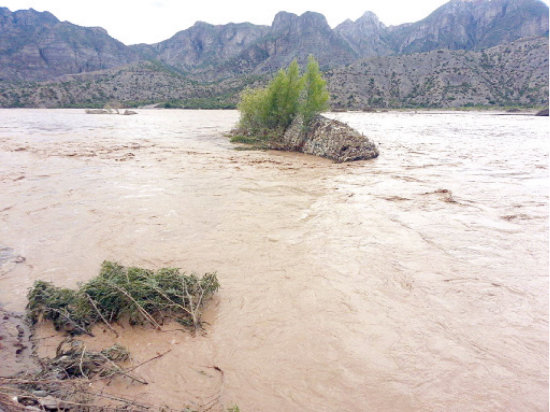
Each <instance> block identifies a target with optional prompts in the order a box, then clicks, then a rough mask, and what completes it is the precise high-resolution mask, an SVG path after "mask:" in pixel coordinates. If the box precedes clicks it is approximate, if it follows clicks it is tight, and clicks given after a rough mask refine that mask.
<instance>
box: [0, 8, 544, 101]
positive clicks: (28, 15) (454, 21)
mask: <svg viewBox="0 0 550 412" xmlns="http://www.w3.org/2000/svg"><path fill="white" fill-rule="evenodd" d="M537 37H538V38H542V39H539V40H533V39H536V38H537ZM545 38H546V39H547V38H548V7H547V6H546V5H545V4H544V3H543V2H541V1H540V0H451V1H450V2H449V3H447V4H445V5H443V6H441V7H440V8H438V9H437V10H435V11H434V12H433V13H431V14H430V15H429V16H427V17H426V18H425V19H423V20H420V21H419V22H416V23H409V24H402V25H399V26H390V27H388V26H385V25H384V24H383V23H382V22H380V21H379V19H378V18H377V17H376V15H374V14H373V13H371V12H367V13H365V14H364V15H363V16H362V17H360V18H359V19H357V20H355V21H351V20H347V21H345V22H343V23H342V24H340V25H338V26H337V27H335V28H334V29H331V28H330V26H329V25H328V23H327V21H326V19H325V17H324V16H323V15H321V14H319V13H314V12H306V13H304V14H302V15H300V16H297V15H295V14H292V13H287V12H280V13H278V14H277V15H276V16H275V18H274V20H273V24H272V25H271V26H259V25H254V24H250V23H239V24H235V23H230V24H225V25H211V24H208V23H204V22H197V23H196V24H195V25H193V26H192V27H190V28H188V29H186V30H182V31H180V32H178V33H176V34H175V35H174V36H172V37H171V38H170V39H167V40H165V41H162V42H160V43H156V44H150V45H148V44H140V45H133V46H126V45H124V44H123V43H121V42H119V41H117V40H116V39H114V38H112V37H110V36H109V34H108V33H107V32H106V31H105V30H103V29H101V28H97V27H95V28H94V27H81V26H76V25H73V24H71V23H69V22H60V21H59V20H58V19H57V18H56V17H55V16H53V15H52V14H51V13H48V12H37V11H35V10H32V9H30V10H21V11H15V12H11V11H10V10H8V9H7V8H0V93H2V94H0V104H2V105H3V106H5V105H18V104H19V105H21V104H23V105H29V104H30V105H47V106H50V105H52V104H54V103H53V102H58V103H57V104H60V105H65V106H66V105H69V104H75V105H80V104H99V102H101V101H104V100H105V99H106V96H111V97H113V98H115V97H116V98H117V99H119V100H124V101H130V100H131V101H134V102H135V101H152V100H154V101H171V100H174V99H176V100H177V99H181V98H184V97H185V96H187V97H189V96H191V95H193V94H192V93H191V94H189V93H190V92H189V91H190V90H192V89H193V88H195V89H197V90H198V89H200V90H202V92H204V93H207V92H206V91H207V90H208V91H209V92H208V93H210V94H208V93H207V95H205V96H202V98H205V99H210V98H211V97H212V96H213V95H216V94H217V93H218V94H219V92H221V91H222V89H223V93H222V94H223V97H220V99H221V100H219V101H218V103H219V105H220V106H225V105H226V104H232V103H231V102H233V101H234V100H235V98H234V97H232V96H233V94H234V93H233V92H232V91H230V90H231V89H232V88H233V87H237V86H236V85H238V84H240V85H241V86H242V87H244V85H245V84H247V83H248V82H249V81H250V79H251V78H252V79H256V80H258V79H264V78H266V76H269V75H272V74H273V73H274V72H275V71H276V70H278V69H279V68H281V67H285V66H287V65H288V64H289V63H290V61H292V59H294V58H296V59H298V61H299V62H300V63H304V62H305V60H306V59H307V56H308V55H309V54H313V55H315V57H316V58H317V60H318V61H319V63H320V65H321V69H322V70H324V71H325V72H326V73H327V74H328V78H329V84H330V87H331V90H332V93H333V95H334V96H333V103H334V104H335V105H337V106H342V107H344V106H345V107H354V108H355V107H362V106H372V105H374V106H388V105H390V106H403V105H423V104H424V105H443V106H449V105H459V103H464V102H474V101H475V102H479V104H491V102H497V101H498V102H504V101H506V102H510V103H513V102H516V103H517V104H531V103H532V104H545V102H547V101H548V96H547V95H546V96H545V97H541V96H540V93H535V94H534V95H533V93H529V92H525V91H524V92H521V93H520V92H519V90H525V89H526V87H527V86H525V85H524V84H523V82H524V81H525V78H526V75H521V76H520V75H518V74H517V73H515V72H512V71H510V70H509V69H510V67H512V66H513V65H514V64H515V63H514V62H523V63H522V64H526V67H519V66H518V67H516V69H517V70H518V71H519V73H524V72H525V71H526V70H528V71H529V73H531V76H532V77H533V78H534V79H535V80H536V82H538V81H539V80H541V79H543V77H544V76H541V75H539V74H540V73H542V72H543V71H544V70H546V71H547V66H548V47H547V46H546V51H544V50H543V48H542V46H541V44H542V43H541V42H544V39H545ZM520 39H531V40H529V41H528V42H527V43H524V44H530V45H531V46H530V47H533V48H534V49H536V50H537V51H536V55H537V58H536V59H534V60H528V59H529V58H530V57H533V56H532V53H533V52H532V51H531V52H530V51H528V50H527V48H521V47H520V48H518V47H517V46H513V47H512V46H510V47H511V48H510V47H508V46H506V45H508V44H510V42H514V41H517V40H520ZM518 44H519V43H518ZM499 45H502V46H503V47H496V48H495V46H499ZM486 49H490V50H491V52H489V51H487V52H486V53H485V54H483V53H482V51H483V50H486ZM507 50H511V51H509V52H507ZM436 51H440V52H436ZM454 51H456V52H454ZM430 52H431V53H430ZM467 52H473V53H474V54H472V55H470V54H468V53H467ZM480 53H481V54H480ZM495 53H496V54H495ZM521 53H526V54H525V55H521ZM461 56H469V57H468V58H469V59H471V61H467V60H464V59H465V58H466V57H464V59H463V57H461ZM483 56H489V57H487V58H490V59H492V60H491V61H490V62H486V61H483V62H482V59H485V57H483ZM544 57H546V60H544ZM461 59H462V60H461ZM501 61H503V62H508V65H502V64H500V63H499V62H501ZM148 62H149V63H148ZM499 64H500V65H499ZM537 64H539V66H537ZM367 66H368V67H370V69H369V70H368V73H367V72H366V71H365V69H364V68H365V67H367ZM451 68H452V70H457V72H456V73H454V74H452V75H451V74H450V73H447V71H448V70H450V69H451ZM489 68H490V69H491V70H492V72H491V75H490V76H489V77H487V76H488V73H487V72H486V70H485V69H487V70H488V69H489ZM143 70H145V71H146V72H148V73H149V74H151V73H154V75H153V76H152V79H147V78H145V77H143V76H140V74H139V73H141V71H143ZM458 72H460V73H462V74H461V75H459V74H458ZM86 73H91V75H90V76H87V77H86V76H85V74H86ZM107 73H109V76H115V77H114V78H113V79H111V80H110V81H109V82H106V81H105V76H107ZM445 73H447V74H445ZM74 75H77V76H76V77H74ZM78 75H81V77H78ZM508 75H509V76H510V77H509V78H504V77H503V76H508ZM67 76H69V77H67ZM70 76H73V77H70ZM159 76H160V77H162V76H168V77H167V79H169V80H170V81H169V82H168V83H163V84H170V85H171V87H170V88H163V87H160V86H159V84H157V83H155V82H156V81H157V80H158V79H159V78H160V77H159ZM466 77H468V79H467V81H466V80H464V81H463V79H464V78H466ZM546 77H547V76H546ZM68 78H70V79H71V80H70V81H69V83H70V84H71V85H72V84H79V82H82V81H84V80H83V79H84V78H87V80H85V81H84V82H85V83H84V84H88V85H89V86H88V88H87V89H85V90H88V91H89V92H88V94H87V92H86V91H81V92H79V93H76V92H75V91H74V90H73V89H72V88H70V90H71V91H70V92H67V93H65V92H64V91H62V90H61V89H59V87H61V86H59V85H61V84H66V83H67V79H68ZM372 78H373V79H374V82H375V85H376V86H375V87H370V85H371V84H372V82H371V79H372ZM427 78H433V81H435V82H436V83H437V84H438V86H437V87H435V86H434V87H432V88H431V89H430V90H432V92H431V94H430V93H427V92H419V90H422V87H423V86H422V85H423V84H424V83H425V82H426V81H427V80H426V79H427ZM124 79H126V80H124ZM392 79H393V80H392ZM438 79H439V80H438ZM456 79H459V80H456ZM461 79H462V80H461ZM495 79H500V80H502V81H503V82H505V83H509V82H510V81H514V82H518V83H517V84H513V85H512V86H511V87H512V89H513V90H516V89H517V92H516V91H514V92H512V91H508V92H506V93H504V92H503V93H504V94H502V93H501V94H502V95H499V93H498V92H497V91H496V87H497V85H494V87H493V86H489V85H488V84H489V83H490V82H489V80H491V81H495ZM510 79H512V80H510ZM256 80H254V81H256ZM397 80H399V87H398V88H396V86H395V82H396V81H397ZM535 80H533V81H535ZM37 81H41V82H44V81H45V82H47V83H45V84H44V86H42V85H41V86H33V87H38V88H39V89H41V90H42V89H43V88H44V87H47V88H52V87H53V89H55V90H57V93H58V94H59V96H57V95H56V96H57V97H53V96H52V95H51V93H50V94H48V93H46V94H43V97H40V96H37V95H36V93H34V92H33V91H32V88H31V86H29V85H30V84H31V83H32V82H37ZM124 81H128V82H130V83H128V84H125V83H124ZM458 81H461V82H462V83H467V84H471V85H479V87H472V88H471V89H469V90H467V89H466V88H462V89H461V88H459V87H458V86H457V84H456V82H458ZM95 82H100V84H97V85H95ZM136 82H141V83H136ZM197 82H198V83H197ZM391 82H393V83H391ZM438 82H439V83H438ZM108 83H109V84H110V83H113V84H114V83H117V86H112V87H116V90H114V89H112V90H110V89H106V88H105V87H106V84H108ZM390 83H391V84H393V86H391V87H390ZM462 83H460V84H462ZM33 84H34V83H33ZM46 84H47V85H48V86H46ZM54 84H55V85H56V86H52V85H54ZM153 84H156V85H155V86H154V87H157V90H151V89H150V88H151V87H153ZM197 84H198V85H200V87H198V86H197ZM228 84H231V85H232V86H231V87H229V88H227V90H226V86H225V85H228ZM485 84H487V86H486V87H485V86H482V85H485ZM536 84H537V85H539V83H536ZM221 85H222V86H221ZM546 86H547V83H546ZM64 87H68V86H64ZM71 87H72V86H71ZM197 87H198V88H197ZM530 87H531V86H528V87H527V88H530ZM237 88H238V87H237ZM134 89H135V91H134ZM390 89H391V90H392V91H391V92H390V91H389V90H390ZM440 89H441V90H446V91H445V92H443V91H441V90H440ZM23 90H26V92H25V93H27V94H26V95H25V96H23V95H21V93H22V91H23ZM91 90H96V91H97V93H99V94H93V93H92V92H91ZM159 90H165V92H164V94H162V93H159ZM397 90H398V91H397ZM451 90H454V92H452V93H451ZM458 90H464V92H463V93H462V92H461V93H458V92H457V91H458ZM489 90H491V91H489ZM507 90H508V89H507ZM7 91H10V93H15V94H13V95H6V92H7ZM100 91H101V93H100ZM122 91H124V93H122ZM237 91H238V90H237ZM348 92H349V93H348ZM436 92H437V93H436ZM455 92H457V93H458V94H457V93H455ZM232 93H233V94H232ZM345 93H347V95H346V96H344V94H345ZM472 93H474V94H475V93H478V94H479V96H477V97H476V98H474V97H472V96H471V94H472ZM350 95H351V96H352V97H350ZM436 95H437V96H439V97H436ZM31 96H32V99H31V98H30V97H31ZM69 96H71V97H70V98H71V99H72V101H73V103H69V102H67V101H66V98H68V97H69ZM177 96H179V97H177ZM220 96H221V95H220ZM421 96H427V97H426V98H422V97H421ZM429 96H431V97H429ZM527 96H531V97H527ZM187 97H185V98H187ZM197 98H201V97H200V96H198V95H197ZM31 101H32V103H31ZM221 102H223V103H221ZM483 102H485V103H483ZM476 104H477V103H476Z"/></svg>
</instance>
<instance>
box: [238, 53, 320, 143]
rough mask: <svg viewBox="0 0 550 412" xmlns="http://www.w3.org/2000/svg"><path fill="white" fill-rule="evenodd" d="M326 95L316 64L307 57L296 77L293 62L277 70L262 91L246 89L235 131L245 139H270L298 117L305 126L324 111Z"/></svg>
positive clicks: (295, 66)
mask: <svg viewBox="0 0 550 412" xmlns="http://www.w3.org/2000/svg"><path fill="white" fill-rule="evenodd" d="M328 100H329V94H328V91H327V88H326V82H325V80H324V79H323V78H322V76H321V73H320V71H319V64H318V63H317V61H316V60H315V58H314V57H313V56H311V55H310V56H309V58H308V64H307V67H306V71H305V73H304V75H303V76H300V66H299V65H298V62H297V61H296V60H293V61H292V63H290V65H289V66H288V68H287V69H286V70H283V69H281V70H279V72H278V73H277V75H276V76H275V77H274V78H273V80H272V81H271V82H270V83H269V85H268V86H267V87H265V88H257V89H246V90H244V91H243V93H242V95H241V101H240V103H239V105H238V109H239V110H240V112H241V117H240V120H239V132H240V133H241V134H244V135H246V136H252V135H253V136H257V137H259V138H264V139H265V138H271V137H273V136H274V135H275V136H276V135H279V134H282V133H283V132H284V130H286V128H287V127H288V126H290V124H291V123H292V121H293V120H294V118H295V117H296V116H298V115H301V116H302V117H303V119H304V125H306V126H307V125H308V124H309V123H310V122H311V120H312V119H313V117H315V116H316V115H317V114H318V113H320V112H322V111H324V110H327V109H328V108H329V105H328Z"/></svg>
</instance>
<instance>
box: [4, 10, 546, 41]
mask: <svg viewBox="0 0 550 412" xmlns="http://www.w3.org/2000/svg"><path fill="white" fill-rule="evenodd" d="M447 1H448V0H330V1H326V0H275V1H269V0H267V1H265V0H264V1H262V0H0V6H3V7H8V8H9V9H10V10H11V11H15V10H20V9H28V8H31V7H32V8H33V9H35V10H38V11H44V10H47V11H49V12H51V13H53V14H54V15H55V16H56V17H57V18H58V19H59V20H67V21H70V22H71V23H74V24H78V25H80V26H100V27H103V28H104V29H106V30H107V31H108V32H109V34H110V35H111V36H113V37H114V38H116V39H118V40H120V41H122V42H123V43H125V44H135V43H155V42H159V41H162V40H166V39H167V38H169V37H171V36H172V35H174V34H175V33H176V32H178V31H180V30H183V29H186V28H188V27H190V26H192V25H193V24H194V23H195V22H196V21H197V20H202V21H206V22H208V23H212V24H225V23H230V22H233V23H241V22H245V21H248V22H251V23H254V24H265V25H271V22H272V21H273V17H274V16H275V14H276V13H277V12H279V11H288V12H292V13H296V14H302V13H303V12H305V11H316V12H319V13H322V14H324V15H325V17H326V18H327V20H328V23H329V24H330V26H331V27H335V26H337V25H338V24H340V23H341V22H342V21H344V20H346V19H347V18H350V19H352V20H356V19H357V18H359V17H361V15H363V13H364V12H366V11H372V12H374V13H375V14H376V15H377V16H378V18H379V19H380V20H381V21H382V22H383V23H384V24H386V25H397V24H401V23H407V22H414V21H417V20H420V19H422V18H424V17H426V16H427V15H428V14H430V13H431V12H432V11H434V10H435V9H436V8H438V7H439V6H441V5H442V4H444V3H446V2H447ZM549 1H550V0H544V2H545V3H546V4H548V3H549Z"/></svg>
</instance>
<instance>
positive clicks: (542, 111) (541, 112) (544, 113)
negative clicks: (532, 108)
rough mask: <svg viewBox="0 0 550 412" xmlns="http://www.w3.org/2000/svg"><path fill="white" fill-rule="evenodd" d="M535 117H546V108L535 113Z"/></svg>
mask: <svg viewBox="0 0 550 412" xmlns="http://www.w3.org/2000/svg"><path fill="white" fill-rule="evenodd" d="M535 116H548V108H546V109H542V110H541V111H539V112H537V114H536V115H535Z"/></svg>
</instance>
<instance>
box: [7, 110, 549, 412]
mask: <svg viewBox="0 0 550 412" xmlns="http://www.w3.org/2000/svg"><path fill="white" fill-rule="evenodd" d="M329 116H330V117H333V118H337V119H339V120H342V121H345V122H347V123H349V124H350V125H351V126H353V127H355V128H357V129H358V130H360V131H361V132H363V133H364V134H365V135H367V136H369V137H370V138H371V139H373V140H374V141H375V142H376V143H377V144H378V145H379V149H380V157H379V158H377V159H374V160H369V161H359V162H353V163H347V164H335V163H333V162H331V161H328V160H326V159H321V158H316V157H312V156H307V155H302V154H296V153H284V152H275V151H267V152H261V151H238V150H235V149H234V145H232V144H231V143H229V142H228V139H227V137H225V136H224V133H225V132H227V131H228V130H229V129H230V128H231V127H232V126H233V125H234V124H235V122H236V121H237V120H238V113H237V112H234V111H180V110H174V111H166V110H164V111H162V110H140V111H139V114H138V115H136V116H116V115H87V114H85V113H84V111H82V110H19V109H12V110H0V304H2V305H3V306H4V307H5V308H7V309H9V310H15V311H22V310H23V309H24V307H25V304H26V293H27V290H28V288H29V287H30V286H31V285H32V283H33V282H34V281H35V280H37V279H43V280H48V281H53V282H54V283H56V284H57V285H60V286H67V287H74V286H76V284H77V283H78V282H81V281H86V280H88V279H90V278H92V277H93V276H95V275H97V273H98V270H99V267H100V265H101V262H102V261H103V260H105V259H108V260H115V261H118V262H120V263H122V264H125V265H132V266H144V267H148V268H152V269H156V268H160V267H164V266H171V267H180V268H183V269H184V270H186V271H190V272H197V273H203V272H211V271H216V272H217V273H218V277H219V279H220V283H221V289H220V291H219V293H218V294H217V295H216V297H215V299H214V300H213V301H212V302H211V304H210V305H209V306H208V308H207V311H206V313H205V320H206V322H207V324H206V325H205V330H204V331H203V332H202V333H197V334H195V335H193V334H191V333H188V332H182V331H179V330H176V329H177V328H178V327H177V326H175V325H172V326H171V325H167V326H165V327H164V328H163V330H162V331H154V330H152V329H150V328H140V327H137V328H129V327H128V326H126V327H123V326H117V329H118V330H119V333H120V337H119V338H118V339H117V340H116V341H118V342H120V343H122V344H124V345H126V346H127V347H128V348H129V350H130V352H131V353H132V355H133V357H134V361H135V362H136V364H137V363H139V362H142V361H144V360H146V359H149V358H151V357H153V356H155V354H157V353H164V352H166V351H168V350H170V352H169V353H166V354H165V355H164V356H162V357H160V358H158V359H156V360H155V361H152V362H149V363H147V364H146V365H143V367H141V368H140V369H139V370H138V371H139V373H140V376H142V377H143V378H144V379H146V380H147V381H149V382H150V384H149V385H147V386H142V385H140V384H137V383H131V382H129V381H128V382H127V381H124V380H121V381H120V382H117V383H113V385H111V386H110V387H109V388H108V389H105V390H109V391H112V392H113V393H117V394H121V395H124V396H129V397H136V398H137V397H139V399H140V400H141V401H143V402H149V403H151V404H155V405H167V406H169V407H172V408H182V407H184V406H190V407H193V408H203V409H208V408H209V409H210V410H225V409H226V408H227V407H230V406H232V405H239V407H240V410H242V411H303V410H312V411H313V410H315V411H367V410H373V411H375V410H376V411H386V410H388V411H389V410H400V411H401V410H402V411H408V410H424V411H441V410H457V411H458V410H468V411H490V410H518V411H519V410H521V411H527V410H529V411H538V410H540V411H543V410H548V402H549V401H548V349H549V347H548V290H549V284H548V183H549V180H548V178H549V176H548V164H549V159H548V155H549V136H548V118H539V117H533V116H504V115H497V114H494V113H435V112H419V113H412V112H411V113H407V112H387V113H333V114H329ZM17 257H19V258H17ZM23 257H24V259H22V258H23ZM41 329H45V327H43V328H41ZM41 333H44V334H46V335H47V334H50V335H51V333H52V330H51V327H50V329H47V328H46V330H45V331H44V330H42V331H41ZM96 335H99V338H96V340H95V344H96V345H97V346H100V347H104V346H106V345H108V344H111V343H112V342H114V341H115V339H114V338H113V336H111V334H110V333H109V331H106V332H100V333H96ZM46 341H47V340H46V339H45V342H46ZM92 344H93V343H90V345H92ZM46 346H47V345H46ZM44 350H45V349H44ZM0 369H1V366H0ZM136 372H137V371H136Z"/></svg>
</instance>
